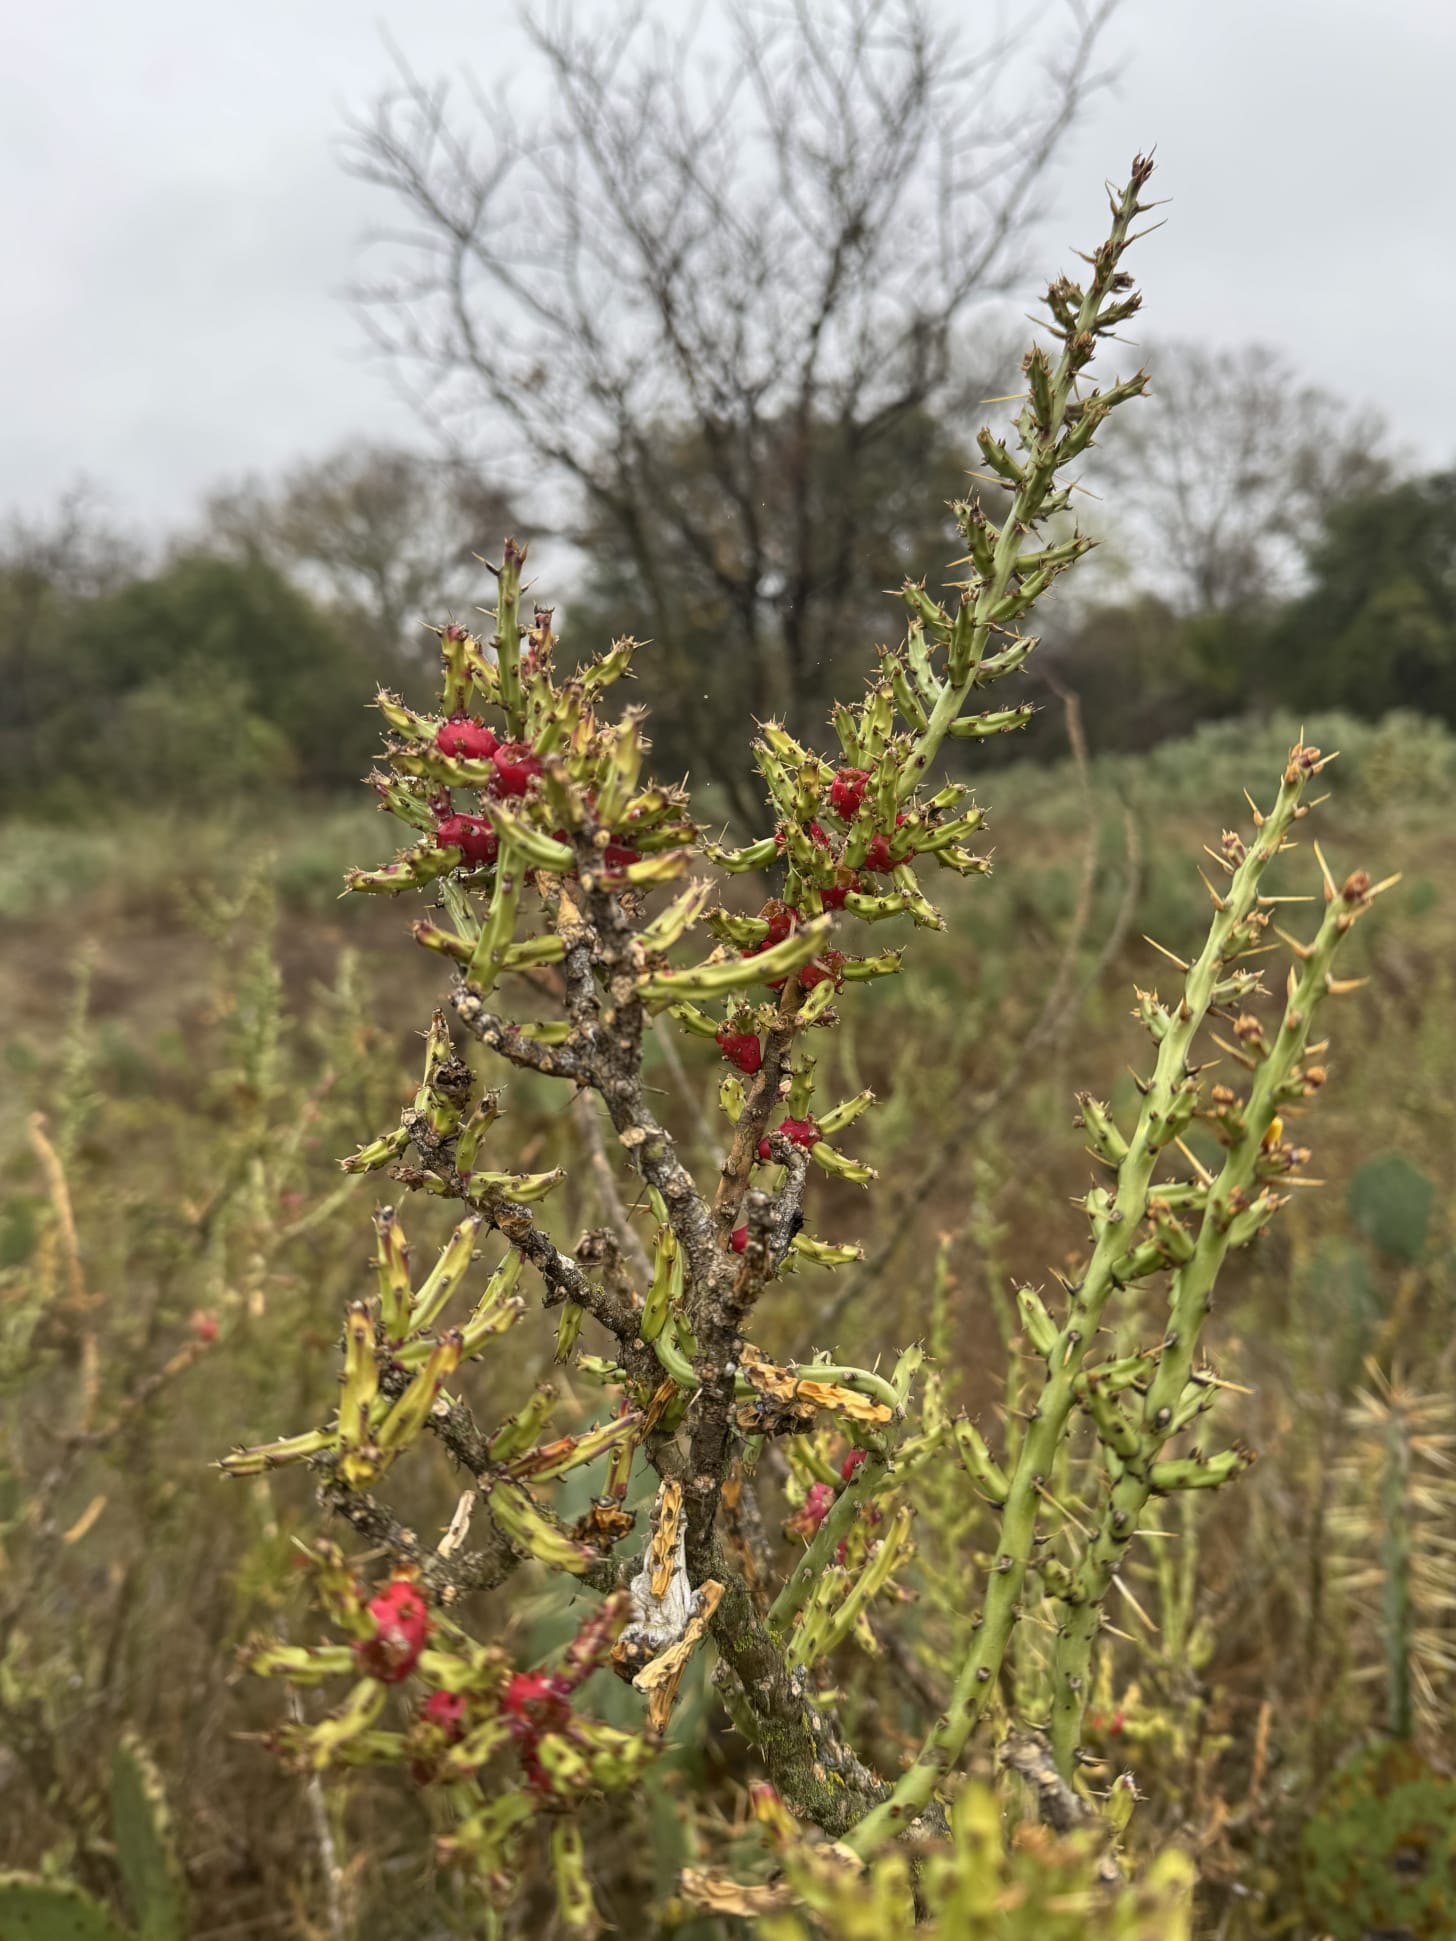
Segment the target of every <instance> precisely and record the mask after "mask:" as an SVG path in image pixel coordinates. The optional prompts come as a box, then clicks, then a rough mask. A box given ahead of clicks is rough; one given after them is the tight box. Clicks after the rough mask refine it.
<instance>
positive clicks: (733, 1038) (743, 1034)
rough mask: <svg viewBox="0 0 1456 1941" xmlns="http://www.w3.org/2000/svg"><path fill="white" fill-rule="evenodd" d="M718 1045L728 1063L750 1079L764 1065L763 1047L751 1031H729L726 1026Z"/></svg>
mask: <svg viewBox="0 0 1456 1941" xmlns="http://www.w3.org/2000/svg"><path fill="white" fill-rule="evenodd" d="M717 1044H718V1049H719V1050H720V1051H721V1052H722V1054H723V1056H724V1057H725V1058H726V1059H727V1060H728V1063H729V1064H730V1065H736V1066H737V1067H738V1069H739V1071H741V1072H747V1073H748V1075H749V1076H750V1078H751V1077H752V1076H753V1074H754V1073H755V1072H756V1071H757V1070H758V1069H759V1067H760V1066H761V1065H762V1064H763V1047H762V1046H761V1045H760V1044H759V1042H758V1039H757V1038H756V1037H755V1036H754V1035H753V1033H752V1032H751V1031H729V1030H728V1029H727V1027H726V1026H725V1027H724V1029H723V1030H722V1031H720V1032H719V1033H718V1036H717Z"/></svg>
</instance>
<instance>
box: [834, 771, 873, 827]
mask: <svg viewBox="0 0 1456 1941" xmlns="http://www.w3.org/2000/svg"><path fill="white" fill-rule="evenodd" d="M869 779H870V777H869V770H868V769H865V768H841V769H840V771H839V773H838V774H837V775H836V776H835V778H834V780H833V781H832V782H831V783H830V785H829V806H830V808H831V809H833V811H834V813H835V814H836V815H837V816H839V817H840V819H841V820H842V821H844V822H853V821H854V819H855V817H856V816H857V815H858V814H859V805H860V803H861V802H863V801H864V793H865V785H866V784H867V783H868V781H869Z"/></svg>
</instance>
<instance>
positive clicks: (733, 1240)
mask: <svg viewBox="0 0 1456 1941" xmlns="http://www.w3.org/2000/svg"><path fill="white" fill-rule="evenodd" d="M728 1245H729V1246H730V1247H731V1248H732V1249H733V1251H734V1253H735V1254H741V1253H742V1252H743V1249H744V1248H745V1247H746V1246H747V1245H748V1228H747V1227H735V1228H734V1229H733V1231H732V1233H731V1234H729V1236H728Z"/></svg>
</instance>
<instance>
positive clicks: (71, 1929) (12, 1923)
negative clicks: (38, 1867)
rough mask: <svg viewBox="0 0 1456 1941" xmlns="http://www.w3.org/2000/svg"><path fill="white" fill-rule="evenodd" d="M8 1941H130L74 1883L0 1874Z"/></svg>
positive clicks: (2, 1927) (0, 1910)
mask: <svg viewBox="0 0 1456 1941" xmlns="http://www.w3.org/2000/svg"><path fill="white" fill-rule="evenodd" d="M0 1935H3V1936H4V1937H5V1941H128V1936H127V1931H126V1929H125V1928H122V1927H118V1926H117V1924H116V1922H115V1921H114V1920H113V1919H112V1918H111V1915H110V1913H109V1912H108V1911H107V1909H106V1908H105V1907H103V1906H102V1904H101V1902H100V1901H98V1900H95V1899H93V1898H92V1896H91V1895H90V1894H88V1893H86V1892H85V1891H84V1889H82V1888H80V1887H77V1886H76V1885H75V1884H74V1883H73V1882H71V1881H65V1880H43V1879H42V1878H41V1877H40V1876H39V1875H37V1874H14V1873H8V1874H0Z"/></svg>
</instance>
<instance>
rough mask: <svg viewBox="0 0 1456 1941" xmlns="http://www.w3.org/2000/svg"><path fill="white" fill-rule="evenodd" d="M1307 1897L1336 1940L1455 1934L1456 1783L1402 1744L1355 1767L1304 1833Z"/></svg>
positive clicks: (1378, 1749)
mask: <svg viewBox="0 0 1456 1941" xmlns="http://www.w3.org/2000/svg"><path fill="white" fill-rule="evenodd" d="M1302 1854H1303V1861H1304V1892H1305V1900H1306V1904H1307V1906H1308V1909H1309V1914H1310V1918H1311V1920H1312V1921H1314V1922H1315V1923H1316V1925H1317V1931H1318V1932H1320V1933H1328V1934H1329V1935H1330V1936H1331V1937H1332V1941H1369V1937H1370V1936H1372V1935H1377V1934H1386V1935H1391V1936H1395V1935H1399V1936H1402V1937H1404V1941H1446V1937H1447V1936H1448V1935H1450V1934H1451V1933H1453V1932H1456V1780H1453V1779H1451V1778H1450V1777H1449V1776H1448V1775H1446V1774H1444V1773H1437V1772H1435V1771H1434V1770H1433V1769H1432V1767H1431V1766H1430V1764H1429V1762H1428V1761H1427V1760H1426V1759H1424V1758H1423V1757H1422V1756H1421V1754H1420V1753H1419V1752H1418V1751H1417V1750H1416V1748H1415V1747H1414V1746H1412V1745H1409V1744H1402V1743H1400V1742H1398V1741H1393V1742H1390V1743H1388V1744H1385V1745H1378V1746H1372V1747H1370V1748H1369V1749H1368V1750H1366V1751H1364V1752H1361V1753H1358V1754H1357V1755H1356V1756H1355V1757H1354V1758H1353V1759H1350V1760H1347V1761H1346V1762H1345V1764H1344V1765H1343V1766H1341V1767H1340V1769H1339V1771H1338V1772H1337V1773H1336V1774H1335V1775H1334V1777H1333V1778H1332V1779H1331V1781H1330V1784H1329V1786H1328V1788H1327V1789H1326V1791H1325V1796H1324V1798H1323V1800H1322V1801H1321V1803H1320V1809H1319V1811H1318V1812H1317V1813H1316V1814H1315V1815H1314V1816H1313V1817H1312V1818H1311V1820H1310V1822H1309V1824H1308V1826H1307V1827H1306V1829H1305V1833H1304V1839H1303V1845H1302Z"/></svg>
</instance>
